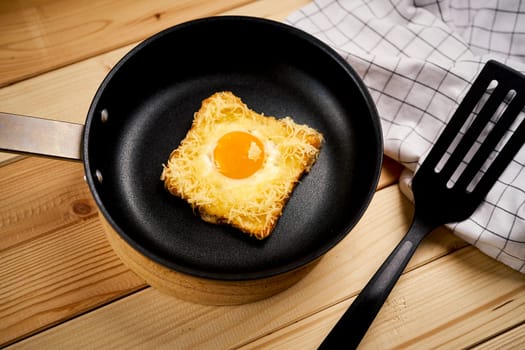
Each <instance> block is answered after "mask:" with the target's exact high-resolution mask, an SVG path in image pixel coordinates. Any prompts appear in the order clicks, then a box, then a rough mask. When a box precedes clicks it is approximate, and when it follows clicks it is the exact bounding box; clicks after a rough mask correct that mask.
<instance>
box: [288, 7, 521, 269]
mask: <svg viewBox="0 0 525 350" xmlns="http://www.w3.org/2000/svg"><path fill="white" fill-rule="evenodd" d="M286 22H287V23H288V24H291V25H293V26H295V27H298V28H300V29H303V30H305V31H306V32H309V33H311V34H313V35H314V36H316V37H318V38H319V39H321V40H322V41H324V42H325V43H327V44H328V45H330V46H331V47H333V48H334V49H335V50H337V51H338V52H339V53H340V54H341V55H342V56H343V57H344V58H345V59H346V60H347V61H348V62H349V63H350V65H351V66H352V67H353V68H354V69H355V70H356V71H357V72H358V74H359V75H360V76H361V77H362V79H363V80H364V82H365V84H366V85H367V87H368V89H369V91H370V93H371V95H372V97H373V99H374V101H375V103H376V106H377V109H378V112H379V115H380V118H381V123H382V127H383V134H384V135H383V136H384V144H385V154H386V155H387V156H389V157H391V158H393V159H395V160H396V161H398V162H399V163H401V164H403V165H404V166H405V168H406V171H405V172H404V174H403V175H402V177H401V180H400V186H401V189H402V190H403V192H404V193H405V194H406V195H407V196H409V197H410V198H411V190H410V183H411V179H412V174H413V172H414V171H416V170H417V168H418V166H419V165H420V164H421V163H422V161H423V160H424V158H425V156H426V154H427V153H428V151H429V150H430V148H431V147H432V145H433V143H434V142H435V141H436V139H437V137H438V136H439V134H440V132H441V130H442V129H443V127H444V125H445V124H446V123H447V121H448V120H449V119H450V117H451V116H452V114H453V112H454V111H455V109H456V107H457V106H458V104H459V102H460V101H461V100H462V98H463V96H464V95H465V93H466V92H467V91H468V89H469V88H470V85H471V82H472V81H473V80H474V79H475V77H476V76H477V74H478V73H479V71H480V70H481V68H482V67H483V65H484V63H485V62H486V61H487V60H489V59H495V60H497V61H500V62H502V63H505V64H507V65H508V66H511V67H513V68H514V69H516V70H519V71H521V72H525V3H522V1H517V0H516V1H514V0H504V1H498V0H476V1H470V0H339V1H332V0H317V1H314V2H313V3H311V4H308V5H306V6H305V7H303V8H302V9H300V10H298V11H296V12H294V13H292V14H291V15H290V16H289V17H288V18H287V19H286ZM521 114H522V115H523V114H524V113H523V112H522V113H521ZM524 165H525V147H523V148H522V149H521V151H520V152H519V153H518V155H517V156H516V157H515V159H514V160H513V162H512V163H511V164H510V166H509V167H508V168H507V169H506V170H505V172H504V173H503V174H502V175H501V177H500V178H499V180H498V182H497V183H496V185H495V186H494V188H493V189H492V190H491V191H490V192H489V194H488V196H487V198H486V199H485V201H484V202H483V204H482V205H481V206H480V207H479V208H478V209H477V210H476V212H475V213H474V214H473V215H472V217H471V218H469V219H468V220H466V221H464V222H460V223H454V224H450V225H448V226H449V228H451V229H452V230H453V231H454V233H455V234H456V235H458V236H459V237H461V238H462V239H464V240H465V241H467V242H469V243H470V244H472V245H474V246H476V247H477V248H478V249H480V250H481V251H483V252H484V253H485V254H487V255H489V256H491V257H493V258H495V259H497V260H499V261H501V262H503V263H504V264H507V265H508V266H510V267H512V268H513V269H515V270H518V271H520V272H522V273H525V169H524ZM411 199H412V198H411Z"/></svg>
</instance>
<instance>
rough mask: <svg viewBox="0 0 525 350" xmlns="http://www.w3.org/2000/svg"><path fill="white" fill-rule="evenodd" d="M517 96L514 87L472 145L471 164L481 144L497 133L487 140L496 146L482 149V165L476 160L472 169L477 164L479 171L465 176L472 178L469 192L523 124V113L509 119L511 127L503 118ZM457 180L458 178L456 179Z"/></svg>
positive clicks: (469, 155)
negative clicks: (489, 139) (498, 124)
mask: <svg viewBox="0 0 525 350" xmlns="http://www.w3.org/2000/svg"><path fill="white" fill-rule="evenodd" d="M515 96H516V91H515V90H513V89H511V90H510V91H509V92H508V93H507V95H506V96H505V100H504V101H503V102H502V103H501V104H500V106H499V107H498V110H497V111H496V113H495V114H494V116H493V118H491V120H490V121H489V123H488V124H487V126H486V127H485V129H484V130H483V131H482V133H481V135H480V137H479V139H478V140H477V141H476V143H475V144H474V145H473V146H472V148H471V150H470V151H469V153H468V154H467V156H466V159H467V163H469V164H470V163H471V162H472V161H473V160H474V157H475V154H476V153H477V152H478V150H479V149H480V147H481V145H483V144H484V142H485V140H487V138H488V137H489V135H490V133H494V134H495V136H494V137H493V140H492V141H487V145H489V146H494V147H493V149H492V150H490V147H489V146H487V151H485V152H483V153H481V151H480V156H479V159H480V160H481V161H482V160H483V158H485V161H484V162H483V164H481V166H478V163H477V162H476V163H474V164H473V166H472V169H475V168H476V166H477V169H479V170H478V171H477V173H476V174H475V175H473V176H471V175H466V176H465V178H466V179H468V178H472V180H471V181H470V183H469V184H468V185H467V187H466V190H467V192H468V193H470V192H472V191H473V190H474V188H475V187H476V186H477V184H478V183H479V181H480V180H481V178H482V177H483V175H484V174H485V172H486V171H487V169H488V168H489V167H490V166H491V165H492V163H493V161H494V159H495V158H496V157H497V155H498V154H499V153H500V152H501V150H502V149H503V147H504V146H505V144H506V143H507V141H508V140H509V139H510V137H511V136H512V132H513V131H514V130H516V128H517V127H518V125H519V124H521V121H522V119H523V116H522V115H518V116H517V118H516V119H514V120H512V119H511V120H509V121H510V123H511V126H510V127H509V126H508V124H509V121H505V120H502V119H503V118H502V116H503V113H504V112H505V111H506V110H507V108H508V107H509V106H510V103H511V101H512V100H513V99H514V98H515ZM500 120H501V123H500V125H501V126H499V127H498V129H495V126H496V125H497V123H498V122H499V121H500ZM494 144H495V145H494ZM487 153H488V154H487ZM459 175H461V173H460V174H458V178H459ZM456 180H457V178H456V179H454V181H456Z"/></svg>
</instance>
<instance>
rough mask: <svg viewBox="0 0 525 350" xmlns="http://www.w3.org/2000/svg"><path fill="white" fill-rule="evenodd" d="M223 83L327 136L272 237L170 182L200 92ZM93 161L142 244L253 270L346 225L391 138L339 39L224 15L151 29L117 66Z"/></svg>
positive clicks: (167, 256)
mask: <svg viewBox="0 0 525 350" xmlns="http://www.w3.org/2000/svg"><path fill="white" fill-rule="evenodd" d="M222 90H230V91H232V92H233V93H235V94H236V95H237V96H239V97H241V98H242V100H243V101H244V102H245V103H246V104H247V105H248V106H249V107H250V108H252V109H254V110H255V111H258V112H262V113H264V114H266V115H273V116H276V117H284V116H288V115H289V116H292V117H293V118H294V120H295V121H297V122H299V123H306V124H308V125H310V126H312V127H314V128H316V129H317V130H319V131H321V132H322V133H323V134H324V137H325V143H324V145H323V148H322V150H321V154H320V156H319V159H318V161H317V163H316V164H315V165H314V166H313V168H312V170H311V172H310V173H309V174H307V175H306V176H304V177H303V178H302V180H301V183H300V184H299V185H298V186H297V187H296V189H295V190H294V192H293V194H292V196H291V198H290V200H289V202H288V203H287V205H286V207H285V209H284V212H283V215H282V217H281V218H280V220H279V222H278V224H277V226H276V228H275V230H274V231H273V233H272V234H271V235H270V237H269V238H267V239H265V240H263V241H258V240H256V239H254V238H250V237H248V236H247V235H245V234H243V233H241V232H240V231H238V230H236V229H233V228H231V227H228V226H217V225H212V224H209V223H206V222H204V221H202V220H201V219H200V218H199V217H198V216H197V215H195V214H194V213H193V212H192V209H191V208H190V206H189V205H188V204H187V203H186V202H184V201H182V200H180V199H178V198H176V197H173V196H172V195H170V194H169V193H168V192H167V191H165V190H164V188H163V183H162V182H161V181H160V174H161V171H162V164H163V163H164V162H166V161H167V159H168V157H169V154H170V152H171V151H172V150H173V149H174V148H176V147H177V146H178V145H179V143H180V141H181V140H182V139H183V137H184V136H185V134H186V132H187V131H188V130H189V128H190V126H191V122H192V119H193V113H194V112H195V111H197V110H198V109H199V107H200V103H201V101H202V100H203V99H205V98H207V97H209V96H210V95H211V94H213V93H214V92H216V91H222ZM83 160H84V165H85V170H86V178H87V181H88V183H89V186H90V188H91V191H92V192H93V195H94V198H95V200H96V202H97V204H98V206H99V207H100V210H101V212H102V213H103V215H104V216H105V218H106V219H107V221H109V223H110V224H111V225H112V226H113V227H114V229H115V230H116V231H117V233H118V234H119V235H120V236H121V237H122V238H123V239H124V240H125V241H127V242H128V243H129V244H130V245H131V246H132V247H134V248H135V249H137V250H138V251H140V252H141V253H143V254H144V255H145V256H147V257H148V258H150V259H152V260H153V261H156V262H158V263H160V264H162V265H164V266H166V267H168V268H171V269H174V270H176V271H179V272H183V273H187V274H190V275H194V276H199V277H204V278H210V279H219V280H247V279H256V278H265V277H270V276H273V275H276V274H280V273H283V272H288V271H291V270H293V269H296V268H299V267H301V266H303V265H305V264H307V263H309V262H311V261H313V260H315V259H316V258H318V257H320V256H322V255H323V254H324V253H325V252H327V251H328V250H329V249H330V248H332V247H333V246H334V245H335V244H337V243H338V242H339V241H340V240H341V239H342V238H344V237H345V236H346V234H347V233H348V232H349V231H350V230H351V229H352V227H353V226H354V225H355V224H356V223H357V221H358V220H359V218H360V217H361V216H362V214H363V212H364V210H365V209H366V207H367V206H368V203H369V201H370V199H371V197H372V195H373V193H374V191H375V187H376V184H377V181H378V178H379V174H380V168H381V161H382V137H381V130H380V123H379V119H378V116H377V112H376V109H375V107H374V104H373V102H372V100H371V98H370V96H369V94H368V91H367V89H366V87H365V86H364V85H363V83H362V81H361V80H360V78H359V76H358V75H357V74H356V73H355V72H354V70H353V69H352V68H351V67H350V66H349V65H348V64H347V63H346V62H345V61H344V60H343V59H342V58H341V57H340V56H339V55H338V54H337V53H336V52H334V51H333V50H331V49H330V48H329V47H328V46H326V45H324V44H323V43H321V42H320V41H318V40H316V39H314V38H313V37H311V36H310V35H307V34H305V33H304V32H302V31H299V30H297V29H294V28H292V27H289V26H287V25H284V24H281V23H277V22H273V21H269V20H264V19H257V18H249V17H213V18H207V19H201V20H195V21H192V22H187V23H184V24H181V25H178V26H175V27H173V28H170V29H167V30H165V31H163V32H161V33H159V34H157V35H155V36H153V37H151V38H150V39H147V40H146V41H144V42H143V43H141V44H140V45H138V46H137V47H136V48H135V49H133V50H132V51H131V52H130V53H128V54H127V55H126V56H125V57H124V58H123V59H122V60H121V61H120V62H119V63H118V64H117V65H116V66H115V67H114V68H113V69H112V70H111V72H110V73H109V74H108V76H107V77H106V79H105V80H104V81H103V83H102V84H101V86H100V88H99V90H98V92H97V94H96V96H95V98H94V100H93V102H92V105H91V107H90V109H89V113H88V117H87V121H86V125H85V128H84V140H83Z"/></svg>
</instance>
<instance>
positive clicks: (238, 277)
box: [82, 16, 383, 281]
mask: <svg viewBox="0 0 525 350" xmlns="http://www.w3.org/2000/svg"><path fill="white" fill-rule="evenodd" d="M210 21H218V22H221V21H243V22H245V21H249V22H257V23H262V24H264V25H269V26H274V27H277V28H279V29H280V30H284V31H287V32H291V33H292V34H293V35H294V36H296V37H298V38H299V39H301V40H303V41H306V42H307V43H308V44H309V45H313V46H315V48H316V49H319V50H322V51H323V54H324V55H327V56H329V57H330V59H331V60H333V61H335V63H337V65H339V66H340V67H341V68H342V69H343V70H344V71H345V72H346V74H347V75H348V76H350V77H351V79H352V80H353V81H354V83H355V84H357V86H358V88H359V90H360V91H362V95H363V96H362V97H363V98H364V103H365V104H366V106H367V107H368V110H369V112H370V118H371V123H372V124H373V129H374V130H375V131H376V132H375V133H374V137H375V140H374V142H375V144H377V148H378V151H379V154H377V159H376V160H375V163H374V166H375V168H374V171H373V176H374V178H373V181H371V182H370V183H371V185H370V189H369V191H368V193H367V196H366V200H365V201H363V202H362V203H361V205H360V207H359V210H358V211H356V213H355V215H352V219H349V220H348V222H347V223H346V225H345V226H344V229H342V230H341V232H339V233H337V234H334V235H333V236H332V238H331V239H330V241H329V242H328V243H326V244H324V245H323V247H322V249H317V250H316V251H315V252H314V253H313V254H308V255H305V256H304V257H303V258H302V259H297V260H295V261H294V262H293V263H291V264H287V265H282V266H279V267H276V268H272V269H267V270H264V271H261V270H259V271H255V272H253V273H242V274H239V273H232V274H225V273H217V272H210V271H201V270H195V269H193V268H188V267H186V266H180V265H178V264H176V263H174V262H173V261H168V260H167V259H165V258H163V257H162V256H160V255H159V254H155V252H151V251H149V250H148V249H146V248H145V247H143V246H142V245H141V244H140V243H138V242H137V241H136V240H134V239H133V237H130V235H129V234H127V233H126V231H125V230H124V229H123V228H122V227H121V226H120V225H119V224H118V223H117V222H116V221H115V220H114V219H113V217H112V215H111V210H110V209H108V208H107V205H106V204H105V203H104V201H103V199H102V198H101V196H100V193H99V190H98V189H97V187H98V180H97V176H96V174H95V169H94V168H93V164H91V156H90V153H89V139H90V138H89V135H90V131H91V126H92V123H93V120H94V119H95V117H96V115H97V114H98V113H99V112H100V111H97V105H98V101H99V100H100V98H101V96H102V94H103V93H104V91H105V88H106V87H107V85H108V84H109V82H110V81H111V80H112V78H113V77H114V76H115V74H117V72H118V71H119V70H120V69H121V68H122V67H123V66H124V65H125V64H126V62H128V61H129V60H130V59H132V58H133V57H134V55H135V54H136V53H137V52H140V51H141V50H142V49H143V48H144V47H146V46H147V45H149V44H151V43H153V42H155V41H156V40H157V39H159V38H161V37H163V36H165V35H167V34H169V33H171V32H173V31H177V30H180V29H184V28H186V27H188V26H195V25H199V24H200V23H205V22H210ZM82 145H83V151H82V152H83V161H84V169H85V174H86V181H87V183H88V185H89V188H90V190H91V192H92V194H93V197H94V199H95V201H96V203H97V205H98V207H99V210H100V212H101V213H102V215H103V216H104V218H105V219H106V220H107V221H108V223H109V224H110V225H111V227H112V228H113V229H114V230H115V231H116V232H117V234H118V235H119V236H120V237H121V238H122V239H123V240H124V241H125V242H126V243H127V244H129V245H130V246H131V247H132V248H134V249H135V250H137V251H139V252H140V253H141V254H143V255H144V256H146V257H147V258H149V259H151V260H153V261H154V262H157V263H159V264H161V265H163V266H165V267H168V268H170V269H173V270H175V271H177V272H181V273H186V274H189V275H192V276H195V277H201V278H206V279H214V280H226V281H244V280H253V279H260V278H267V277H272V276H276V275H279V274H282V273H286V272H289V271H292V270H295V269H298V268H300V267H302V266H305V265H307V264H308V263H310V262H313V261H315V260H317V259H318V258H320V257H321V256H323V255H324V254H326V253H327V252H328V251H329V250H331V249H332V248H333V247H335V246H336V245H337V244H338V243H339V242H340V241H341V240H342V239H344V238H345V237H346V236H347V234H348V233H349V232H350V231H351V230H352V229H353V227H354V226H355V225H356V224H357V222H358V221H359V220H360V219H361V217H362V216H363V214H364V212H365V211H366V209H367V208H368V206H369V204H370V202H371V200H372V197H373V196H374V194H375V190H376V187H377V184H378V182H379V176H380V174H381V166H382V159H383V138H382V130H381V124H380V120H379V115H378V113H377V109H376V107H375V104H374V102H373V100H372V97H371V96H370V93H369V91H368V89H367V87H366V86H365V84H364V82H363V81H362V80H361V79H360V78H359V76H358V74H357V73H356V72H355V70H354V69H353V68H352V67H351V66H350V64H349V63H348V62H347V61H346V60H344V59H343V57H342V56H340V55H339V54H338V53H337V52H336V51H335V50H333V49H332V48H331V47H329V46H328V45H326V44H325V43H323V42H322V41H320V40H319V39H317V38H315V37H314V36H312V35H310V34H308V33H306V32H304V31H302V30H300V29H297V28H295V27H292V26H290V25H287V24H285V23H281V22H277V21H274V20H269V19H264V18H259V17H251V16H213V17H206V18H199V19H195V20H191V21H188V22H184V23H181V24H178V25H175V26H172V27H170V28H167V29H164V30H162V31H160V32H158V33H157V34H154V35H153V36H151V37H149V38H147V39H146V40H144V41H142V42H141V43H139V44H138V45H137V46H135V47H134V48H133V49H131V50H130V51H129V52H128V53H127V54H126V55H125V56H124V57H123V58H121V60H119V62H118V63H117V64H116V65H115V66H114V67H113V68H112V69H111V70H110V72H109V73H108V74H107V76H106V77H105V79H104V80H103V82H102V83H101V85H100V86H99V88H98V90H97V92H96V94H95V96H94V98H93V101H92V103H91V106H90V108H89V111H88V115H87V119H86V126H85V128H84V135H83V141H82Z"/></svg>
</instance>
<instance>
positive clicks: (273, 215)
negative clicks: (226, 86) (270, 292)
mask: <svg viewBox="0 0 525 350" xmlns="http://www.w3.org/2000/svg"><path fill="white" fill-rule="evenodd" d="M218 106H219V107H218ZM228 113H231V114H238V115H239V116H240V117H239V118H247V119H250V120H253V121H254V123H257V125H260V126H261V128H264V127H271V128H274V129H272V130H275V129H276V130H279V133H282V134H283V135H285V137H288V138H290V139H291V140H292V141H294V142H293V143H294V144H298V145H300V147H302V148H304V149H306V150H307V151H304V152H300V153H299V152H296V153H298V155H296V156H295V158H293V162H291V163H293V166H291V167H290V168H291V169H292V170H291V171H289V172H288V173H287V176H286V177H285V178H283V180H282V181H281V183H277V182H275V180H272V181H273V182H271V183H270V182H269V183H268V184H264V183H262V185H261V186H262V187H261V188H263V189H264V190H266V191H267V193H266V194H264V196H263V197H264V200H265V203H266V202H268V203H271V204H268V205H267V206H265V205H261V207H260V208H259V207H258V206H257V208H250V207H249V206H250V203H238V202H232V203H229V204H228V205H229V206H230V207H231V208H227V209H228V210H219V209H218V208H217V205H215V204H214V203H213V202H210V201H206V200H198V199H196V197H199V196H200V193H198V191H197V190H193V187H198V186H193V187H192V189H190V190H188V189H187V188H186V187H185V184H184V183H183V182H184V181H183V180H184V179H181V178H180V177H181V176H182V177H184V176H187V177H192V178H194V181H197V182H198V181H201V182H202V183H205V182H207V181H208V179H207V178H206V176H204V175H201V176H199V174H195V172H191V173H190V172H187V173H186V174H184V173H181V172H180V171H179V170H180V168H182V166H181V164H183V161H184V159H183V158H184V157H186V153H187V152H188V150H189V149H192V146H190V143H191V142H194V141H195V140H197V142H200V140H199V137H198V136H196V134H197V133H198V132H199V131H201V129H203V128H206V127H207V128H210V130H211V129H213V126H214V125H215V124H219V123H225V122H230V120H226V119H228V118H230V116H229V114H228ZM235 118H237V117H235ZM235 118H233V117H232V118H231V119H232V121H231V123H235ZM225 120H226V121H225ZM214 123H215V124H214ZM210 125H211V126H210ZM322 142H323V136H322V134H321V133H319V132H318V131H316V130H314V129H312V128H310V127H308V126H305V125H299V124H296V123H295V122H293V121H292V120H291V118H289V117H286V118H283V119H276V118H274V117H268V116H264V115H261V114H258V113H256V112H254V111H252V110H250V109H249V108H248V107H247V106H246V105H245V104H244V103H243V102H242V101H241V100H240V99H239V98H238V97H237V96H235V95H234V94H233V93H231V92H228V91H226V92H218V93H215V94H214V95H212V96H210V97H209V98H207V99H205V100H204V101H203V102H202V105H201V108H200V109H199V111H197V112H196V113H195V115H194V120H193V123H192V127H191V128H190V130H189V131H188V133H187V135H186V138H185V139H184V140H183V141H182V142H181V145H180V146H179V147H178V148H177V149H175V150H174V151H173V152H172V153H171V155H170V157H169V160H168V163H167V165H165V166H164V167H163V172H162V175H161V180H162V181H164V185H165V187H166V189H167V190H168V191H169V192H170V193H171V194H173V195H175V196H178V197H181V198H183V199H185V200H186V201H188V202H189V203H190V204H191V206H192V207H193V209H194V210H195V212H196V213H198V214H199V216H200V217H201V218H202V219H203V220H204V221H207V222H210V223H213V224H228V225H231V226H233V227H235V228H237V229H239V230H241V231H242V232H245V233H247V234H249V235H251V236H255V237H256V238H258V239H264V238H266V237H268V236H269V235H270V233H271V232H272V231H273V230H274V228H275V225H276V224H277V222H278V219H279V218H280V216H281V215H282V210H283V208H284V206H285V204H286V202H287V201H288V199H289V198H290V196H291V194H292V191H293V189H294V187H295V186H296V184H297V183H298V182H299V179H300V178H301V176H303V175H304V173H306V172H309V171H310V169H311V167H312V165H313V164H314V163H315V161H316V160H317V157H318V155H319V152H320V148H321V144H322ZM286 147H288V148H284V150H285V151H286V152H289V153H293V152H295V151H296V150H295V149H292V148H293V147H292V146H286ZM194 148H195V147H194ZM192 181H193V180H192ZM230 181H231V180H230ZM261 181H262V182H263V181H264V180H260V182H261ZM272 186H279V191H274V190H272ZM266 199H268V201H266ZM242 200H243V199H242V198H241V199H240V201H242ZM247 201H248V200H247ZM228 205H227V206H228ZM239 208H243V210H242V211H241V210H240V209H239Z"/></svg>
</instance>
